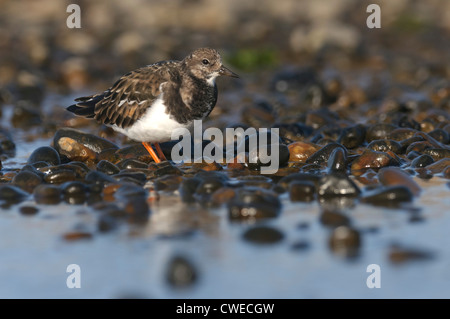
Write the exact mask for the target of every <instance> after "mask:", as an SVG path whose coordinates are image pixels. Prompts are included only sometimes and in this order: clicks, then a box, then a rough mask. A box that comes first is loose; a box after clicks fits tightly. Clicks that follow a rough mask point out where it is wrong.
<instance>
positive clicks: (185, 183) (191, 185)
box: [179, 177, 202, 203]
mask: <svg viewBox="0 0 450 319" xmlns="http://www.w3.org/2000/svg"><path fill="white" fill-rule="evenodd" d="M201 181H202V180H201V179H200V178H195V177H192V178H184V179H183V180H182V181H181V184H180V187H179V192H180V196H181V200H182V201H183V202H185V203H193V202H195V197H194V194H195V190H196V189H197V187H198V185H199V184H200V183H201Z"/></svg>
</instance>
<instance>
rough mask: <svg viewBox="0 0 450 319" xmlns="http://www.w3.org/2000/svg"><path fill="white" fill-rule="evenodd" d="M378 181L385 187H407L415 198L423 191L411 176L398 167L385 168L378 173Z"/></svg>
mask: <svg viewBox="0 0 450 319" xmlns="http://www.w3.org/2000/svg"><path fill="white" fill-rule="evenodd" d="M378 179H379V180H380V182H381V183H382V184H383V185H384V186H395V185H403V186H405V187H407V188H408V189H409V190H410V191H411V193H413V195H414V196H419V194H420V192H421V191H422V189H421V188H420V186H419V185H418V184H417V183H416V182H415V181H414V180H413V179H412V177H411V175H409V174H407V173H405V172H404V171H402V170H401V169H400V168H398V167H384V168H382V169H380V170H379V171H378Z"/></svg>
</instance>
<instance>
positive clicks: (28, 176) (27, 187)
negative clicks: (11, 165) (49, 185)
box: [11, 170, 42, 193]
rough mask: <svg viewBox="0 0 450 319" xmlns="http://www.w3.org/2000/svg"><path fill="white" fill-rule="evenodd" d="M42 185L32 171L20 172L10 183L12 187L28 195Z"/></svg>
mask: <svg viewBox="0 0 450 319" xmlns="http://www.w3.org/2000/svg"><path fill="white" fill-rule="evenodd" d="M41 183H42V177H41V176H39V175H38V174H36V173H34V172H32V171H27V170H25V171H21V172H19V173H18V174H17V175H16V176H14V178H13V179H12V181H11V184H12V185H15V186H18V187H20V188H21V189H23V190H24V191H26V192H28V193H32V192H33V190H34V188H35V187H36V186H38V185H39V184H41Z"/></svg>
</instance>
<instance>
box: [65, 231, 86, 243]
mask: <svg viewBox="0 0 450 319" xmlns="http://www.w3.org/2000/svg"><path fill="white" fill-rule="evenodd" d="M92 237H93V235H92V233H90V232H87V231H77V230H75V231H69V232H67V233H65V234H64V235H63V239H64V240H67V241H77V240H82V239H91V238H92Z"/></svg>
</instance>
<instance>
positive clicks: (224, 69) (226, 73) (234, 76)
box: [219, 65, 239, 78]
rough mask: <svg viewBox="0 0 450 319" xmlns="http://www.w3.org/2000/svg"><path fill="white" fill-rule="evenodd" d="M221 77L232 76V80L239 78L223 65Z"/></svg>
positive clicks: (220, 71)
mask: <svg viewBox="0 0 450 319" xmlns="http://www.w3.org/2000/svg"><path fill="white" fill-rule="evenodd" d="M219 75H225V76H231V77H232V78H238V77H239V75H237V74H236V73H234V72H233V71H231V70H230V69H228V68H226V67H224V66H223V65H222V67H221V68H220V70H219Z"/></svg>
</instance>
